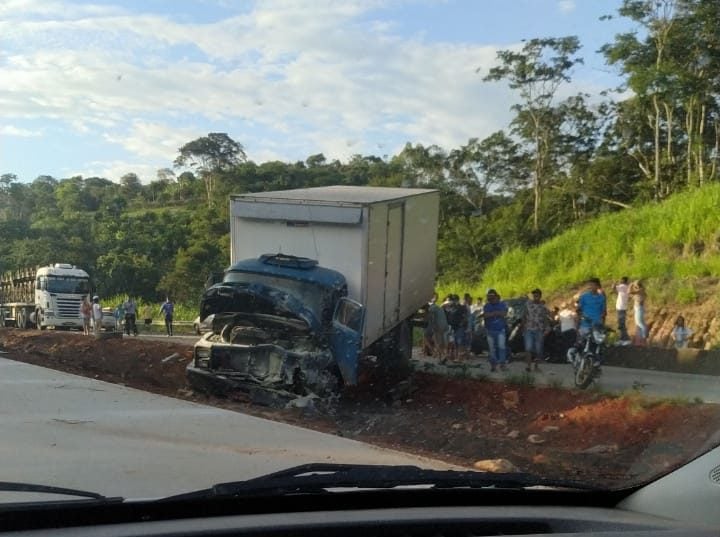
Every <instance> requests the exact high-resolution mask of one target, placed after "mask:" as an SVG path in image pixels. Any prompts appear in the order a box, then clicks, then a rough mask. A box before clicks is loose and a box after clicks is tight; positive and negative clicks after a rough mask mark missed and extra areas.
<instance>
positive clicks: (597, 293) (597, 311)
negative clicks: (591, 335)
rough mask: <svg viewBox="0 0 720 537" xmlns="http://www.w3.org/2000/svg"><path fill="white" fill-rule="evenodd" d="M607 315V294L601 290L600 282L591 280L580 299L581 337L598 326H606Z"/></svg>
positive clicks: (594, 279)
mask: <svg viewBox="0 0 720 537" xmlns="http://www.w3.org/2000/svg"><path fill="white" fill-rule="evenodd" d="M606 314H607V303H606V300H605V294H604V293H603V292H602V291H601V290H600V280H598V279H597V278H590V279H589V280H588V288H587V290H586V291H585V292H584V293H583V294H582V295H580V298H579V299H578V317H579V318H580V336H584V335H586V334H587V333H588V332H590V330H592V327H593V326H594V325H596V324H605V316H606Z"/></svg>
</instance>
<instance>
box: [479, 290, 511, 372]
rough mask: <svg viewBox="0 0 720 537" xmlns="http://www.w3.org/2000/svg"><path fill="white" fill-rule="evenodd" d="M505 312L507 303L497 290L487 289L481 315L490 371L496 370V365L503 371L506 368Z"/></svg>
mask: <svg viewBox="0 0 720 537" xmlns="http://www.w3.org/2000/svg"><path fill="white" fill-rule="evenodd" d="M507 312H508V307H507V304H505V302H503V301H501V300H500V295H498V293H497V291H495V289H488V292H487V301H486V302H485V305H484V306H483V312H482V316H483V319H484V321H485V331H486V332H487V341H488V354H489V358H490V371H493V372H494V371H497V366H498V365H500V369H502V370H503V371H505V370H506V369H507V348H506V346H507V345H506V344H507V323H506V322H505V317H507Z"/></svg>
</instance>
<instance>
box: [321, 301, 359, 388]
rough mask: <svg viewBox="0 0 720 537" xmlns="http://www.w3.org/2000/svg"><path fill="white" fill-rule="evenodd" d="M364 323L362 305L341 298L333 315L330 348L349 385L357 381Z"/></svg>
mask: <svg viewBox="0 0 720 537" xmlns="http://www.w3.org/2000/svg"><path fill="white" fill-rule="evenodd" d="M364 324H365V308H364V307H363V305H362V304H360V303H359V302H355V301H354V300H350V299H349V298H341V299H340V301H339V302H338V304H337V307H336V308H335V314H334V315H333V321H332V332H331V334H330V349H331V350H332V353H333V356H334V357H335V362H336V363H337V365H338V367H339V368H340V374H341V375H342V378H343V380H344V381H345V384H348V385H350V386H354V385H355V384H357V381H358V358H359V356H360V349H361V348H362V334H363V326H364Z"/></svg>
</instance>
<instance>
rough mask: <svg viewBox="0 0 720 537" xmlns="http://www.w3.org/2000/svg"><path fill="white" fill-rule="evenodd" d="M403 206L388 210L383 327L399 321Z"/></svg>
mask: <svg viewBox="0 0 720 537" xmlns="http://www.w3.org/2000/svg"><path fill="white" fill-rule="evenodd" d="M403 216H404V215H403V206H402V205H395V206H392V207H390V208H389V210H388V219H387V243H386V248H387V249H386V251H385V308H384V310H385V311H384V327H385V328H386V329H387V328H389V327H391V326H395V325H396V324H397V323H398V321H400V282H401V281H402V257H403V251H402V250H403V236H402V233H403Z"/></svg>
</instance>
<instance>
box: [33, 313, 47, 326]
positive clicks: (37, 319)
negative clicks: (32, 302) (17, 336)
mask: <svg viewBox="0 0 720 537" xmlns="http://www.w3.org/2000/svg"><path fill="white" fill-rule="evenodd" d="M35 326H37V328H38V330H45V328H47V327H46V326H45V325H43V324H42V313H41V312H40V310H36V311H35Z"/></svg>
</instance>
